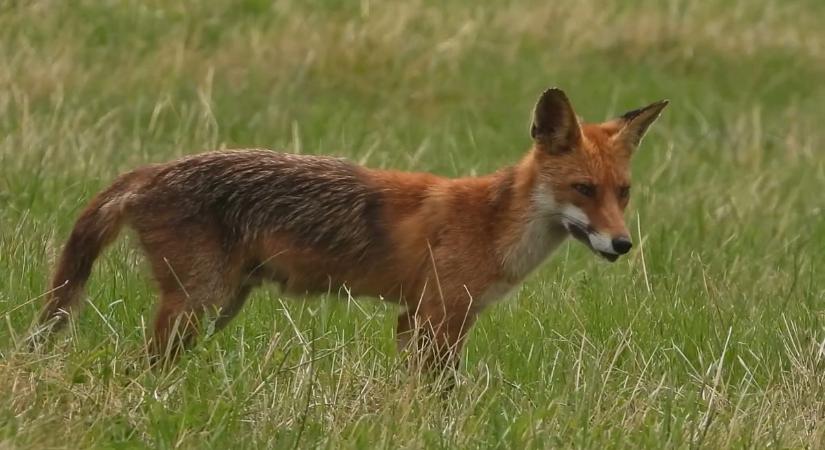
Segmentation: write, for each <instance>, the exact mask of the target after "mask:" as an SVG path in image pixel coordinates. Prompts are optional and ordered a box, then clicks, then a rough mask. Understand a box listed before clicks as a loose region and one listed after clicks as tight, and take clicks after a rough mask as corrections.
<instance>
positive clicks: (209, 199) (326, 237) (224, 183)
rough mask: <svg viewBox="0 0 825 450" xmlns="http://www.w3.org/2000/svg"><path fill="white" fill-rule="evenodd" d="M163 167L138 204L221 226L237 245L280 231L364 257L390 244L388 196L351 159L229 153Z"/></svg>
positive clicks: (327, 248) (311, 243)
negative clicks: (384, 214) (384, 210)
mask: <svg viewBox="0 0 825 450" xmlns="http://www.w3.org/2000/svg"><path fill="white" fill-rule="evenodd" d="M158 169H159V170H158V172H157V173H156V174H155V176H154V177H153V180H152V182H150V183H147V184H146V185H145V187H144V189H142V190H141V191H140V192H138V193H137V194H138V195H137V197H138V199H136V200H137V201H136V203H141V200H140V199H143V201H145V202H147V205H146V206H147V207H148V206H150V205H149V204H148V203H151V206H152V207H157V206H158V203H162V204H167V205H168V206H170V207H172V208H174V210H175V211H176V215H177V218H178V219H179V220H186V221H192V220H202V221H205V222H207V221H208V222H214V221H217V222H218V223H219V224H220V226H221V228H222V231H223V232H225V233H226V234H225V235H224V237H225V240H226V242H225V244H227V245H229V246H231V245H233V244H235V243H238V242H241V241H245V242H249V241H254V240H255V239H256V238H258V237H260V235H261V233H264V232H275V233H279V232H280V233H286V234H288V235H290V236H291V237H292V238H294V239H296V241H297V242H299V243H300V244H303V245H306V246H307V247H309V248H312V249H314V250H322V251H328V252H335V253H336V254H339V255H342V256H343V254H346V256H350V257H355V258H357V259H360V258H363V257H365V256H367V255H368V254H370V253H371V252H372V253H374V252H375V250H377V249H379V248H381V244H382V243H383V240H384V239H385V237H384V232H383V229H384V227H382V226H381V224H380V223H379V221H380V220H381V219H380V210H381V202H382V200H381V198H382V195H381V192H380V191H379V190H378V189H377V188H375V187H373V186H370V185H369V184H368V182H367V181H366V178H365V175H364V169H362V168H360V167H359V166H356V165H354V164H352V163H350V162H347V161H346V160H343V159H339V158H334V157H326V156H311V155H294V154H286V153H277V152H272V151H267V150H248V151H224V152H212V153H206V154H201V155H195V156H191V157H187V158H183V159H181V160H178V161H176V162H173V163H171V164H169V165H163V166H160V167H159V168H158ZM135 206H138V205H135ZM342 253H343V254H342Z"/></svg>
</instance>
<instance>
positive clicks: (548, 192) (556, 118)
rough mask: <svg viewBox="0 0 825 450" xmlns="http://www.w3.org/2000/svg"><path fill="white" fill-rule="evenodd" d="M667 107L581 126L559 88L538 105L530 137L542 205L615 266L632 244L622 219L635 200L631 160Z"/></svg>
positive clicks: (652, 107) (659, 105)
mask: <svg viewBox="0 0 825 450" xmlns="http://www.w3.org/2000/svg"><path fill="white" fill-rule="evenodd" d="M667 103H668V102H667V101H666V100H663V101H659V102H656V103H653V104H651V105H649V106H645V107H644V108H640V109H636V110H633V111H630V112H628V113H626V114H624V115H622V116H621V117H619V118H617V119H613V120H610V121H608V122H603V123H596V124H581V123H579V120H578V118H577V116H576V113H575V112H574V111H573V107H572V106H571V104H570V101H569V100H568V99H567V96H566V95H565V94H564V92H562V91H561V90H559V89H555V88H553V89H549V90H547V91H545V92H544V93H543V94H542V95H541V98H539V101H538V103H537V104H536V108H535V111H534V113H533V124H532V126H531V129H530V134H531V136H532V138H533V141H534V150H533V152H534V155H535V162H536V165H537V168H538V171H537V173H538V177H537V183H538V184H537V187H536V195H535V201H536V202H537V203H539V205H537V206H539V208H541V209H542V211H544V212H545V213H547V214H549V215H552V216H553V217H555V218H557V219H558V222H559V223H560V224H561V225H562V226H563V227H564V228H566V229H567V231H568V232H570V234H571V235H572V236H573V237H575V238H576V239H578V240H579V241H581V242H582V243H584V244H585V245H587V246H588V247H589V248H590V249H591V250H593V251H594V252H596V253H597V254H599V255H601V256H602V257H604V258H605V259H607V260H609V261H611V262H612V261H615V260H616V259H618V258H619V256H620V255H623V254H625V253H627V252H628V251H630V248H631V247H632V245H633V244H632V242H631V240H630V233H629V232H628V230H627V226H626V225H625V221H624V215H623V213H624V210H625V208H626V207H627V202H628V199H629V197H630V159H631V157H632V156H633V152H634V150H635V149H636V147H637V146H638V145H639V143H640V142H641V140H642V137H643V136H644V134H645V132H646V131H647V129H648V127H649V126H650V125H651V124H652V123H653V122H654V121H655V120H656V119H657V118H658V117H659V113H661V112H662V110H663V109H664V107H665V106H667Z"/></svg>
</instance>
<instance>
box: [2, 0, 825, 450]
mask: <svg viewBox="0 0 825 450" xmlns="http://www.w3.org/2000/svg"><path fill="white" fill-rule="evenodd" d="M823 23H825V3H823V2H820V1H780V0H762V1H745V0H732V1H721V0H709V1H703V2H698V1H661V2H660V1H647V0H636V1H629V2H601V1H596V0H578V1H572V0H563V1H557V2H544V1H528V0H525V1H491V0H487V1H454V2H435V1H423V0H412V1H407V2H400V1H398V2H396V1H384V2H371V1H366V0H364V1H361V2H355V1H353V2H346V1H332V0H330V1H321V0H314V1H303V2H302V1H297V0H284V1H274V2H269V1H257V0H256V1H238V2H232V1H222V0H219V1H210V2H207V1H199V2H196V1H184V2H163V1H144V2H139V1H103V0H99V1H74V2H58V1H36V0H32V1H11V2H4V3H0V318H2V319H3V320H2V326H0V353H2V356H3V357H2V358H0V448H6V447H8V448H46V447H48V448H78V447H94V448H121V447H123V448H132V447H138V448H140V447H146V448H171V447H183V448H209V447H214V448H229V447H232V448H261V447H262V448H281V447H286V446H297V447H326V448H469V447H473V448H475V447H512V448H527V447H529V448H556V447H581V448H725V447H736V448H742V447H767V446H771V447H779V448H821V447H823V446H825V425H823V423H825V421H823V418H825V406H823V405H825V402H823V399H825V392H823V389H824V388H823V386H825V375H824V374H825V349H824V348H825V330H824V329H823V319H825V275H823V273H822V268H823V263H825V256H823V251H822V249H823V243H825V223H823V220H822V217H823V206H825V201H823V195H822V192H823V187H825V156H823V154H822V148H821V147H822V144H823V139H824V138H825V130H824V129H823V127H822V126H821V123H820V122H821V121H822V119H823V107H822V105H823V104H825V84H823V82H822V80H823V79H825V30H824V29H823ZM550 86H558V87H561V88H563V89H564V90H565V91H566V92H567V94H568V95H569V96H570V98H571V99H572V101H573V103H574V105H575V107H576V109H577V112H578V113H579V114H580V115H582V116H583V118H584V119H585V120H589V121H599V120H604V119H607V118H611V117H613V116H616V115H618V114H621V113H622V112H625V111H627V110H630V109H634V108H636V107H639V106H642V105H645V104H648V103H650V102H652V101H655V100H658V99H661V98H668V99H670V100H671V105H670V106H669V107H668V109H667V110H666V111H665V113H664V115H663V117H662V118H661V119H660V120H659V122H657V123H656V125H654V127H653V129H652V131H651V133H650V135H649V137H648V138H647V139H646V140H645V142H644V143H643V145H642V148H641V149H640V151H639V152H637V156H636V159H635V161H634V176H633V178H634V188H633V189H634V190H633V196H632V202H631V207H630V209H629V211H628V224H629V225H630V227H631V229H632V230H633V235H634V240H635V241H636V242H637V243H639V244H640V245H637V246H636V248H635V249H634V251H633V252H632V254H631V255H629V257H628V258H625V259H623V260H622V261H621V262H619V263H617V264H614V265H607V264H604V263H602V262H600V261H597V260H596V259H595V258H593V257H592V255H591V254H589V252H588V251H587V250H586V249H584V248H583V247H582V246H580V245H577V244H569V245H565V246H564V247H563V248H562V249H561V250H560V251H559V252H558V253H557V254H556V255H555V256H554V257H553V258H552V259H551V260H550V262H549V263H548V264H546V265H545V266H544V267H543V268H542V269H541V270H539V271H538V272H537V273H536V274H534V275H533V276H532V277H531V278H530V279H529V281H528V282H527V283H526V284H525V285H524V286H523V287H522V288H521V289H520V290H519V291H518V292H515V293H513V294H512V295H511V296H510V298H508V299H507V300H506V301H504V302H502V303H501V304H499V305H497V306H496V307H494V308H491V309H490V310H489V311H488V313H487V314H486V315H485V317H484V319H483V320H482V321H481V322H480V323H479V324H478V325H477V327H476V328H475V329H474V330H473V333H472V335H471V337H470V341H469V345H468V348H467V358H466V360H465V363H464V364H463V366H462V369H461V383H460V385H459V388H458V389H457V390H456V391H455V392H454V393H453V394H452V395H451V396H449V398H447V399H442V398H441V397H440V396H439V395H437V394H434V393H433V392H431V391H430V390H428V388H427V387H426V386H422V385H421V383H419V382H418V381H417V380H415V379H414V377H410V376H409V375H408V373H407V372H406V371H405V369H404V368H403V364H402V362H401V361H400V359H399V358H397V357H396V356H395V354H394V341H393V337H392V333H393V328H394V326H393V324H394V319H395V311H394V308H393V307H391V306H388V305H383V304H378V303H376V302H373V301H370V300H360V299H359V300H353V299H350V298H347V296H346V295H345V293H331V294H330V295H328V296H326V297H329V298H324V299H319V300H317V301H316V300H312V301H309V302H305V303H302V302H295V301H290V300H289V299H285V298H282V296H281V295H280V294H279V292H278V291H277V290H276V289H269V290H262V291H260V292H258V293H257V294H256V295H255V298H254V299H253V301H252V302H250V304H249V306H248V307H247V309H245V310H244V312H243V313H242V314H241V315H240V316H239V318H238V319H236V321H235V322H233V323H232V325H231V326H230V327H228V329H227V330H225V331H224V332H222V333H220V334H218V335H216V336H213V337H211V338H209V339H207V340H206V341H205V342H203V343H202V345H200V346H199V347H198V348H197V349H196V350H195V351H193V352H192V354H191V355H188V356H187V357H186V358H185V359H184V361H182V362H181V364H180V366H179V367H178V368H176V370H175V371H172V372H171V373H167V374H158V373H153V372H150V371H147V370H146V368H145V361H144V360H143V356H142V352H141V345H142V343H143V340H144V336H145V322H146V321H147V320H148V317H150V314H151V308H152V304H153V301H154V297H153V296H154V293H153V290H152V286H151V284H150V281H149V278H148V273H147V270H146V267H145V265H144V263H143V261H142V259H141V256H140V252H139V251H138V250H137V249H136V246H135V243H134V240H133V239H129V238H126V239H122V240H120V241H119V242H118V244H116V245H115V246H114V247H113V248H112V250H111V251H109V252H107V253H106V254H105V255H104V257H103V258H101V260H100V262H99V263H98V265H97V267H96V269H95V272H94V275H93V277H92V280H91V283H90V285H89V287H88V295H87V297H88V300H89V302H88V303H89V306H87V308H86V311H85V314H84V315H83V316H82V317H81V318H79V320H77V321H76V323H74V326H73V329H72V330H71V331H70V332H69V333H66V334H65V335H63V336H62V337H61V338H60V339H59V342H58V343H57V344H56V345H55V346H54V348H52V349H49V350H47V351H45V352H41V353H29V352H27V351H25V349H24V348H23V346H22V340H23V338H24V337H25V333H26V330H27V329H28V327H29V326H30V324H31V323H32V319H33V317H34V316H35V315H36V313H37V310H38V308H39V306H40V302H41V301H42V295H43V293H44V292H45V290H46V286H47V280H48V277H49V271H50V267H51V265H52V263H53V262H54V260H55V258H56V254H57V252H58V251H59V249H60V246H61V245H62V242H63V240H64V239H65V238H66V236H67V234H68V232H69V230H70V228H71V225H72V223H73V220H74V218H75V216H76V214H77V213H78V211H79V210H80V209H81V208H82V207H83V205H84V204H85V202H87V201H88V200H89V199H90V198H91V196H92V195H93V194H94V193H95V192H96V191H97V190H98V189H100V188H102V187H104V186H105V185H107V184H108V183H109V182H111V180H112V179H113V178H114V177H115V176H116V175H117V174H118V173H121V172H123V171H126V170H129V169H131V168H134V167H136V166H138V165H141V164H147V163H151V162H161V161H166V160H168V159H171V158H173V157H177V156H180V155H185V154H191V153H196V152H200V151H204V150H209V149H216V148H242V147H265V148H271V149H277V150H282V151H290V152H302V153H318V154H334V155H340V156H346V157H348V158H350V159H352V160H354V161H357V162H360V163H364V164H366V165H369V166H373V167H387V168H396V169H405V170H425V171H432V172H435V173H438V174H442V175H445V176H457V175H472V174H482V173H487V172H491V171H493V170H495V169H497V168H499V167H501V166H504V165H507V164H512V163H515V162H516V161H517V160H518V159H519V158H520V157H521V155H522V154H523V153H524V152H525V151H526V150H527V148H528V147H529V146H530V140H529V135H528V132H527V131H528V125H529V117H530V110H531V108H532V106H533V104H534V102H535V100H536V98H537V97H538V95H539V93H540V92H541V91H542V90H544V89H545V88H547V87H550Z"/></svg>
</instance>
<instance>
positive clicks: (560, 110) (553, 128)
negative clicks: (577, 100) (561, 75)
mask: <svg viewBox="0 0 825 450" xmlns="http://www.w3.org/2000/svg"><path fill="white" fill-rule="evenodd" d="M530 136H531V137H532V138H533V140H534V141H535V142H536V144H537V146H538V147H539V148H540V149H542V150H544V151H547V152H550V153H561V152H565V151H567V150H569V149H571V148H572V147H574V146H575V145H576V144H578V143H579V141H580V140H581V128H580V127H579V121H578V119H577V118H576V113H575V112H574V111H573V106H571V105H570V100H568V99H567V95H565V94H564V91H562V90H561V89H558V88H551V89H548V90H546V91H544V93H542V94H541V97H539V101H538V103H536V108H535V110H533V124H532V125H531V127H530Z"/></svg>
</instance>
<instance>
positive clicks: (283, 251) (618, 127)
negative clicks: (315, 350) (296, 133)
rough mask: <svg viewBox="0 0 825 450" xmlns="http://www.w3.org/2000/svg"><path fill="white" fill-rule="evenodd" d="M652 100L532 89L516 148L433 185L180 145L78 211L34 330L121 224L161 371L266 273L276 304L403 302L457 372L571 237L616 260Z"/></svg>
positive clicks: (412, 329) (413, 331) (405, 317)
mask: <svg viewBox="0 0 825 450" xmlns="http://www.w3.org/2000/svg"><path fill="white" fill-rule="evenodd" d="M667 104H668V101H667V100H661V101H658V102H655V103H652V104H650V105H648V106H645V107H643V108H639V109H635V110H632V111H630V112H628V113H625V114H623V115H621V116H620V117H618V118H615V119H612V120H609V121H606V122H597V123H585V122H583V121H581V120H580V119H579V116H578V115H577V114H576V112H575V111H574V109H573V106H572V104H571V102H570V100H569V99H568V97H567V95H566V94H565V93H564V92H563V91H562V90H561V89H558V88H550V89H547V90H546V91H544V92H543V93H542V94H541V95H540V96H539V98H538V101H537V102H536V104H535V107H534V109H533V112H532V123H531V126H530V139H531V145H530V147H529V149H528V151H527V153H526V154H525V155H524V156H523V157H522V158H521V159H520V161H518V162H517V163H515V164H514V165H511V166H509V167H505V168H503V169H500V170H498V171H495V172H494V173H491V174H487V175H483V176H473V177H459V178H446V177H441V176H437V175H434V174H430V173H416V172H404V171H396V170H389V169H374V168H367V167H364V166H361V165H356V164H354V163H351V162H349V161H347V160H346V159H343V158H337V157H331V156H312V155H299V154H290V153H279V152H275V151H271V150H265V149H246V150H222V151H212V152H206V153H200V154H195V155H192V156H186V157H183V158H181V159H177V160H175V161H172V162H168V163H164V164H154V165H148V166H144V167H141V168H138V169H136V170H133V171H131V172H128V173H125V174H123V175H121V176H119V177H118V178H116V180H115V181H114V182H113V183H112V184H111V185H110V186H109V187H108V188H106V189H104V190H102V191H101V192H100V193H98V194H97V195H96V196H94V197H93V199H92V200H91V201H90V203H89V204H88V205H87V206H86V208H85V209H84V210H83V211H82V213H81V214H80V216H79V218H78V219H77V221H76V223H75V225H74V228H73V229H72V231H71V234H70V236H69V237H68V240H67V241H66V243H65V246H64V247H63V250H62V253H61V254H60V256H59V259H58V261H57V265H56V269H55V271H54V275H53V277H52V281H51V289H50V291H49V292H50V293H49V294H48V296H47V298H46V302H45V305H44V307H43V308H42V311H41V314H40V317H39V322H38V323H39V327H40V328H39V335H40V336H44V335H45V336H48V335H50V334H51V333H53V332H55V331H57V330H59V329H61V328H63V327H64V326H65V325H66V324H67V322H68V321H69V320H70V318H71V317H72V316H73V315H76V314H77V313H78V312H79V310H80V308H79V307H80V306H81V305H80V304H81V303H82V302H81V301H80V300H81V297H82V296H83V290H84V285H85V284H86V282H87V280H88V279H89V277H90V274H91V270H92V267H93V264H94V262H95V260H96V258H97V257H98V256H99V255H100V253H101V252H102V251H103V249H104V248H105V247H106V246H108V245H109V244H111V243H112V242H113V241H114V240H115V238H116V237H117V236H118V234H119V232H120V230H121V228H122V227H124V226H128V227H129V228H131V229H132V230H133V231H134V232H135V234H136V236H137V240H138V242H139V245H140V247H141V248H142V250H143V253H144V254H145V256H146V259H147V260H148V262H149V266H150V268H151V272H152V275H153V277H154V281H155V283H156V285H157V289H158V291H159V296H158V298H159V301H158V303H157V306H156V311H155V313H154V314H155V317H154V323H153V329H152V331H151V333H150V336H149V338H148V339H147V351H148V354H149V355H150V358H151V361H153V363H156V362H159V363H163V364H166V363H171V362H173V361H175V360H176V359H177V358H178V357H179V356H180V355H181V353H182V352H183V351H185V349H187V348H189V347H190V346H192V345H193V343H194V342H195V340H196V339H197V337H198V335H199V334H202V333H203V331H204V330H203V328H204V327H203V323H204V317H205V316H206V315H209V314H211V316H210V317H212V318H213V319H214V321H213V322H212V324H213V327H214V328H213V332H216V331H218V330H221V329H222V328H224V327H225V326H226V325H227V324H228V323H229V322H230V321H231V320H232V319H233V318H234V317H236V316H237V315H238V313H239V312H240V311H241V309H242V307H243V306H244V303H245V302H246V299H247V298H248V296H249V294H250V292H251V291H252V290H253V289H255V288H256V287H258V286H260V285H262V284H264V283H274V284H276V285H278V286H279V287H280V291H281V292H282V293H284V294H285V295H287V296H298V297H300V296H308V295H313V294H318V293H325V292H330V290H331V289H340V288H344V289H346V290H347V292H348V293H351V295H353V296H366V297H374V298H377V299H380V300H383V301H388V302H392V303H395V304H397V305H399V306H400V308H399V309H400V310H401V313H400V315H399V317H398V321H397V328H396V340H397V346H398V349H399V351H406V350H410V351H411V352H412V353H413V354H414V355H417V356H418V357H420V358H421V361H423V363H422V364H424V367H426V369H427V370H443V369H445V368H448V367H453V368H455V367H457V364H458V362H459V360H460V357H459V355H460V352H461V348H462V346H463V345H464V343H465V341H466V338H467V335H468V332H469V331H470V329H471V327H472V326H473V324H474V323H475V322H476V320H477V318H478V317H479V314H480V313H481V312H482V311H484V310H485V309H486V308H488V307H489V306H490V305H492V304H494V303H495V302H497V301H498V300H500V299H502V298H503V297H505V296H506V295H507V294H508V293H509V292H511V291H512V290H513V289H514V288H516V287H517V286H518V285H519V284H520V283H522V282H523V281H524V280H525V278H526V277H528V275H530V274H531V273H532V272H533V271H534V270H535V269H536V268H537V267H538V266H539V265H541V264H542V263H543V262H544V261H545V260H547V259H548V257H549V256H550V255H551V254H552V253H553V252H554V251H555V250H556V249H558V248H559V246H560V245H561V244H562V243H563V242H565V241H566V240H567V238H568V237H572V238H573V239H575V240H577V241H578V242H581V243H582V244H584V246H586V247H587V248H588V249H590V250H591V251H592V252H594V253H595V254H596V255H598V256H600V257H601V258H603V259H605V260H607V261H610V262H614V261H616V260H617V259H618V258H619V257H620V256H622V255H625V254H627V253H628V252H629V251H630V250H631V248H632V241H631V237H630V233H629V232H628V229H627V227H626V225H625V221H624V217H623V216H624V211H625V209H626V207H627V205H628V201H629V197H630V161H631V157H632V155H633V154H634V152H635V150H636V148H637V147H638V146H639V144H640V142H641V140H642V138H643V137H644V135H645V133H646V132H647V130H648V128H649V127H650V125H651V124H652V123H653V122H654V121H655V120H656V119H657V118H658V117H659V115H660V113H661V112H662V110H663V109H664V108H665V106H667Z"/></svg>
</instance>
